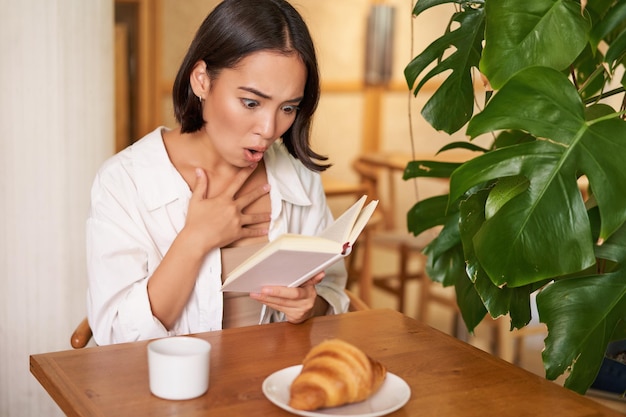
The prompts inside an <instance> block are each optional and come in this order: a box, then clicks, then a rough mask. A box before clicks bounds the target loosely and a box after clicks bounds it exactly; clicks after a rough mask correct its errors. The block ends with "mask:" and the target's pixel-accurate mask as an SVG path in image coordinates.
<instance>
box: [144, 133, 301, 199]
mask: <svg viewBox="0 0 626 417" xmlns="http://www.w3.org/2000/svg"><path fill="white" fill-rule="evenodd" d="M163 130H165V128H164V127H159V128H157V129H155V130H154V131H152V132H151V133H149V134H148V135H146V136H145V137H144V138H142V139H141V140H139V141H137V142H135V143H134V144H133V145H132V154H133V166H134V169H135V174H136V175H135V179H136V181H137V190H138V191H137V192H138V194H139V197H140V198H141V200H142V201H143V202H144V204H145V205H146V208H147V209H148V210H155V209H158V208H160V207H163V206H165V205H166V204H168V203H171V202H172V201H174V200H176V199H179V198H183V197H186V198H189V197H190V196H191V190H189V187H188V186H187V183H186V182H185V181H184V180H183V178H182V177H181V175H180V173H179V172H178V171H177V170H176V168H175V167H174V165H173V164H172V162H171V161H170V159H169V156H168V154H167V151H166V149H165V144H164V143H163V137H162V135H161V132H162V131H163ZM264 161H265V169H266V172H267V178H268V182H269V184H270V186H271V189H272V192H273V193H275V195H276V196H277V197H279V198H280V199H281V200H284V201H286V202H287V203H290V204H294V205H298V206H309V205H311V204H312V203H311V199H310V198H309V195H308V193H307V188H306V187H305V184H303V182H302V178H303V177H304V178H306V177H308V176H303V175H300V171H301V170H306V169H307V168H306V167H304V166H303V165H302V164H301V163H300V162H299V161H298V160H296V159H295V158H294V157H293V156H291V155H290V154H289V152H288V151H287V149H286V147H285V146H284V145H283V143H282V141H280V140H279V141H276V142H275V143H274V144H273V145H272V146H271V147H270V148H269V149H268V150H267V151H266V152H265V155H264Z"/></svg>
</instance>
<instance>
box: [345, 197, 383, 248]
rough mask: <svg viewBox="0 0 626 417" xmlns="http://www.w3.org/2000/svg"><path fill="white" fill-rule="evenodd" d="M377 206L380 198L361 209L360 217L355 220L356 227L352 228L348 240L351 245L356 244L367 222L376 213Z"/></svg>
mask: <svg viewBox="0 0 626 417" xmlns="http://www.w3.org/2000/svg"><path fill="white" fill-rule="evenodd" d="M376 206H378V200H372V201H370V202H369V204H368V205H367V206H365V208H364V209H363V210H361V213H360V214H359V217H358V218H357V219H356V222H354V227H353V228H352V232H351V233H350V237H349V239H348V242H350V245H351V246H352V245H353V244H354V242H355V241H356V239H357V238H358V237H359V235H360V234H361V232H362V231H363V229H364V228H365V226H366V225H367V222H368V221H369V219H370V217H372V214H374V210H376Z"/></svg>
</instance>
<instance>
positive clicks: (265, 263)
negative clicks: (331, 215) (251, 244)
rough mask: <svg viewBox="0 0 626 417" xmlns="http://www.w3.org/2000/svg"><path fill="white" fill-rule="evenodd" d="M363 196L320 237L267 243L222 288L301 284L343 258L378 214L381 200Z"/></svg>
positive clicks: (287, 237)
mask: <svg viewBox="0 0 626 417" xmlns="http://www.w3.org/2000/svg"><path fill="white" fill-rule="evenodd" d="M366 200H367V196H363V197H361V198H360V199H359V201H357V202H356V203H354V205H353V206H352V207H350V208H349V209H348V210H346V211H345V212H344V213H343V214H342V215H341V216H339V217H338V218H337V220H335V222H334V223H333V224H331V225H330V226H328V227H327V228H326V229H325V230H324V231H323V232H322V233H320V234H319V235H318V236H305V235H297V234H289V233H288V234H284V235H282V236H279V237H278V238H277V239H276V240H273V241H271V242H269V243H267V244H265V245H263V247H262V248H261V249H259V250H258V251H256V252H255V253H254V254H253V255H252V256H250V257H249V258H247V259H246V260H244V261H243V262H242V263H241V264H239V265H238V266H237V267H235V268H234V269H232V271H230V272H228V271H226V272H225V273H226V274H227V275H226V279H225V280H224V284H223V285H222V291H238V292H248V293H249V292H261V288H262V287H264V286H267V285H280V286H285V287H297V286H299V285H301V284H303V283H304V282H305V281H307V280H309V279H310V278H312V277H313V276H314V275H316V274H317V273H319V272H321V271H324V270H325V269H326V268H328V267H329V266H330V265H332V264H334V263H335V262H337V261H339V260H341V259H343V258H344V257H345V256H347V255H348V254H349V253H350V251H351V250H352V245H354V242H355V241H356V239H357V237H358V236H359V235H360V234H361V232H362V231H363V229H364V228H365V225H366V224H367V222H368V221H369V219H370V217H371V216H372V214H373V213H374V209H375V208H376V205H377V204H378V201H377V200H375V201H371V202H369V203H368V204H367V206H365V207H363V206H364V205H365V201H366Z"/></svg>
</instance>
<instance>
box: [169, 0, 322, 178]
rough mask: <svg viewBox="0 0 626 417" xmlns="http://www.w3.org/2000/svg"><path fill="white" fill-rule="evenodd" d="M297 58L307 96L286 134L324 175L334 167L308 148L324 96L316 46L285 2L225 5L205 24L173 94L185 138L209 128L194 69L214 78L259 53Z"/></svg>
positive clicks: (294, 150)
mask: <svg viewBox="0 0 626 417" xmlns="http://www.w3.org/2000/svg"><path fill="white" fill-rule="evenodd" d="M262 50H273V51H278V52H280V53H283V54H290V53H294V52H295V53H297V54H298V55H299V56H300V58H301V59H302V62H303V63H304V65H305V66H306V69H307V80H306V84H305V87H304V96H303V99H302V101H301V102H300V104H299V105H298V107H299V110H298V113H297V115H296V118H295V120H294V122H293V124H292V125H291V127H289V129H288V130H287V131H286V132H285V133H284V134H283V143H284V144H285V146H286V147H287V150H288V151H289V153H290V154H291V155H293V156H294V157H295V158H297V159H299V160H300V161H301V162H302V163H303V164H304V166H306V167H307V168H309V169H311V170H314V171H324V170H325V169H327V168H328V167H329V166H330V165H329V164H320V163H319V162H316V161H314V159H316V160H319V161H326V160H327V159H328V158H326V157H325V156H323V155H320V154H318V153H316V152H314V151H313V150H312V149H311V147H310V144H309V136H310V131H311V121H312V117H313V113H314V112H315V109H316V108H317V104H318V101H319V96H320V80H319V71H318V66H317V58H316V56H315V47H314V45H313V40H312V39H311V35H310V34H309V30H308V28H307V26H306V24H305V23H304V21H303V20H302V17H301V16H300V14H299V13H298V12H297V11H296V10H295V9H294V8H293V7H292V6H291V5H290V4H289V3H287V2H286V1H284V0H224V1H223V2H222V3H220V4H219V5H218V6H217V7H216V8H215V9H214V10H213V11H212V12H211V13H210V14H209V15H208V16H207V17H206V19H205V20H204V22H202V25H200V28H199V29H198V32H197V33H196V35H195V37H194V39H193V41H192V42H191V45H190V46H189V50H188V51H187V55H185V58H184V59H183V62H182V64H181V66H180V69H179V70H178V74H177V75H176V80H175V81H174V89H173V99H174V114H175V116H176V120H177V121H178V122H179V123H180V125H181V131H182V132H183V133H191V132H195V131H198V130H200V129H201V128H202V126H204V123H205V121H204V119H203V118H202V105H201V103H200V101H199V100H198V98H197V97H196V96H195V95H194V93H193V91H192V89H191V84H190V81H189V78H190V76H191V72H192V70H193V67H194V66H195V64H196V63H197V62H198V61H200V60H202V61H204V62H205V63H206V66H207V73H208V75H209V77H210V78H211V79H215V78H217V76H218V75H219V73H220V71H221V70H222V69H224V68H233V67H235V66H236V65H237V64H238V63H239V61H241V59H243V58H245V57H246V56H248V55H250V54H251V53H253V52H256V51H262Z"/></svg>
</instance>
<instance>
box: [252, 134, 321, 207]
mask: <svg viewBox="0 0 626 417" xmlns="http://www.w3.org/2000/svg"><path fill="white" fill-rule="evenodd" d="M263 159H264V161H265V169H266V172H267V179H268V182H269V184H270V186H271V189H272V192H274V193H276V195H277V196H278V197H279V198H280V199H281V200H284V201H286V202H288V203H290V204H294V205H298V206H310V205H311V204H312V203H311V199H310V197H309V194H308V193H307V188H306V187H305V184H303V182H302V179H303V178H308V177H309V176H305V175H301V173H300V171H302V170H306V169H307V168H306V167H304V165H302V163H300V162H299V161H298V160H297V159H295V158H294V157H293V156H292V155H291V154H289V152H288V151H287V148H286V147H285V146H284V145H283V143H282V141H276V142H274V144H273V145H272V146H271V147H270V148H269V149H268V150H267V151H266V152H265V155H264V157H263Z"/></svg>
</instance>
